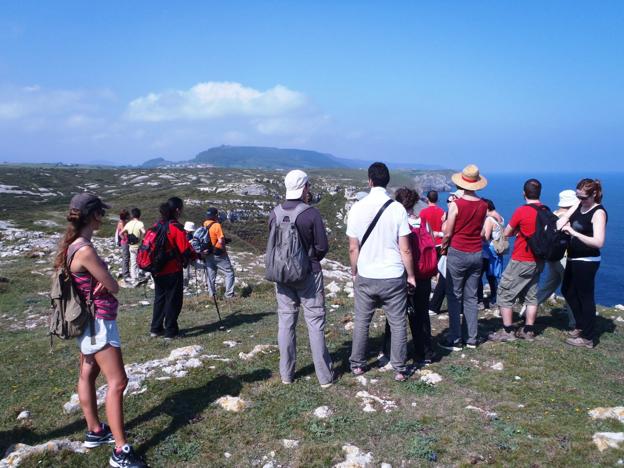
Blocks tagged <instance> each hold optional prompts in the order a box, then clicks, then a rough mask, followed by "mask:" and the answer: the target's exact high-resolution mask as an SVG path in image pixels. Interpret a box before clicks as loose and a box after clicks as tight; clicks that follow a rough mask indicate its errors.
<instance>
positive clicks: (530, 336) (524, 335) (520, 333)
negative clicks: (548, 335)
mask: <svg viewBox="0 0 624 468" xmlns="http://www.w3.org/2000/svg"><path fill="white" fill-rule="evenodd" d="M516 338H520V339H521V340H527V341H534V340H535V332H532V331H524V327H521V328H518V329H517V330H516Z"/></svg>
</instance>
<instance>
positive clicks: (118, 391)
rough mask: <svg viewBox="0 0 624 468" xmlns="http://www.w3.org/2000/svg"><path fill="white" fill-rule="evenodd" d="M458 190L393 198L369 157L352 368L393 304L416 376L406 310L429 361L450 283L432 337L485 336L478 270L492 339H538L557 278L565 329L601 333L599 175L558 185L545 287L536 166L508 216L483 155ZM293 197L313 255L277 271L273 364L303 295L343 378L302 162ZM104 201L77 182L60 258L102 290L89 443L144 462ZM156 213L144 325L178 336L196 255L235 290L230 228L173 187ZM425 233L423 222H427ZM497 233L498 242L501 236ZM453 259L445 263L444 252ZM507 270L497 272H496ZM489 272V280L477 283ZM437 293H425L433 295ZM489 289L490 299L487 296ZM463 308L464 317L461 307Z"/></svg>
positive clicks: (283, 216) (357, 251)
mask: <svg viewBox="0 0 624 468" xmlns="http://www.w3.org/2000/svg"><path fill="white" fill-rule="evenodd" d="M452 180H453V182H454V183H455V185H456V186H457V191H456V192H454V193H452V194H451V195H450V196H449V199H448V203H447V204H448V211H447V212H445V211H444V210H442V209H441V208H439V207H438V206H437V201H438V194H437V192H435V191H431V192H429V193H428V194H427V200H428V206H427V207H426V208H424V209H422V210H421V211H420V212H417V211H416V208H415V207H416V206H417V202H418V201H419V196H418V194H417V193H416V192H415V191H414V190H413V189H410V188H402V189H399V190H398V191H397V192H396V199H394V200H393V199H392V198H391V196H390V194H389V193H388V191H387V186H388V184H389V182H390V173H389V171H388V168H387V167H386V165H385V164H383V163H379V162H377V163H374V164H372V165H371V166H370V167H369V168H368V185H369V187H370V192H369V194H368V195H366V196H365V197H363V198H362V199H361V200H360V201H358V202H357V203H355V204H354V205H353V206H352V208H351V210H350V212H349V215H348V222H347V230H346V234H347V236H348V239H349V258H350V266H351V273H352V278H353V285H354V293H355V300H354V303H355V313H354V328H353V341H352V349H351V355H350V358H349V361H350V368H351V372H352V373H353V374H354V375H361V374H363V373H364V372H366V370H367V367H368V359H367V356H368V355H367V349H368V341H369V328H370V324H371V322H372V319H373V316H374V312H375V310H376V309H378V308H382V309H383V310H384V312H385V315H386V319H387V325H386V337H385V338H386V340H385V342H386V345H387V346H384V354H385V355H389V356H388V358H389V362H388V365H389V366H391V367H392V368H393V369H394V370H395V372H396V373H395V380H397V381H404V380H406V379H407V378H408V377H409V373H410V370H411V367H410V366H408V355H407V342H408V338H407V323H408V321H409V326H410V327H409V328H410V330H411V333H412V338H413V344H414V355H413V356H412V358H413V360H414V362H415V364H416V365H426V364H428V363H430V362H431V361H432V360H433V359H434V358H435V352H434V349H433V341H432V337H431V324H430V318H429V316H430V313H431V311H432V310H433V311H434V312H439V310H440V305H441V302H442V300H443V298H444V296H445V297H446V299H447V302H448V313H449V327H448V333H447V334H446V337H445V338H444V339H441V340H439V341H438V345H439V346H440V347H442V348H445V349H447V350H451V351H457V350H460V349H462V348H463V346H466V347H468V348H475V347H477V346H478V345H479V344H480V343H481V338H480V337H479V336H478V312H479V302H480V298H482V297H483V293H482V275H483V273H485V274H486V277H487V280H488V282H489V284H490V291H491V293H490V298H489V299H490V307H492V305H493V304H497V305H498V307H499V308H500V312H501V316H502V319H503V328H502V329H501V330H500V331H498V332H495V333H492V334H490V335H489V339H490V340H492V341H512V340H515V339H525V340H532V339H534V337H535V328H534V325H535V318H536V316H537V308H538V304H539V302H540V301H543V300H545V299H546V298H547V297H548V296H549V295H550V294H551V293H552V292H554V291H555V290H556V289H557V287H558V285H559V282H562V283H563V284H562V291H563V294H564V297H565V299H566V302H567V304H568V306H569V309H570V310H571V313H572V316H573V320H572V322H573V323H574V328H573V329H572V330H570V331H569V336H568V337H567V339H566V343H568V344H570V345H573V346H578V347H585V348H592V347H593V346H594V344H595V343H594V340H595V333H596V330H595V323H596V306H595V301H594V282H595V276H596V272H597V270H598V268H599V266H600V260H601V257H600V249H601V248H602V246H603V245H604V241H605V231H606V223H607V213H606V210H605V208H604V207H603V206H602V205H601V201H602V187H601V184H600V182H599V181H598V180H593V179H582V180H581V181H580V182H579V183H578V184H577V186H576V190H575V191H572V190H567V191H564V192H562V193H561V195H560V203H559V206H560V208H559V209H558V210H557V211H556V215H557V216H558V217H559V222H558V228H559V229H560V230H561V231H563V232H565V233H566V234H567V235H568V236H569V238H570V239H569V244H568V248H567V258H564V259H562V260H557V261H551V262H548V265H547V267H548V279H547V281H546V282H545V283H544V286H543V288H544V289H543V290H541V291H540V292H538V280H539V276H540V274H541V272H542V271H543V269H544V266H545V263H546V262H544V261H543V260H542V259H540V258H537V257H536V256H535V255H534V253H533V252H532V250H531V248H530V246H529V244H530V242H529V239H531V237H532V236H534V235H535V226H536V219H537V212H538V210H539V209H540V206H541V201H540V196H541V189H542V186H541V183H540V182H539V181H538V180H536V179H529V180H527V181H526V182H525V184H524V186H523V195H524V198H525V204H524V205H523V206H521V207H519V208H518V209H517V210H516V211H515V212H514V214H513V216H512V217H511V220H510V221H509V224H508V225H507V226H506V227H503V226H504V220H503V218H502V216H501V215H500V214H499V213H498V212H497V211H496V209H495V206H494V203H493V202H492V201H489V200H485V199H482V198H480V197H479V196H478V195H477V191H478V190H481V189H483V188H484V187H485V186H486V185H487V180H486V179H485V177H483V176H482V175H481V174H480V173H479V170H478V168H477V167H476V166H474V165H469V166H467V167H466V168H465V169H464V170H463V171H462V172H461V173H457V174H454V175H453V177H452ZM285 188H286V197H285V198H286V200H285V201H284V202H283V203H281V204H280V205H279V206H278V207H276V209H275V210H274V211H273V212H272V213H271V215H270V217H269V221H268V223H269V228H272V227H274V226H275V224H276V223H283V222H292V225H293V226H294V227H293V229H296V231H297V234H298V239H299V240H300V242H301V247H302V248H303V250H304V251H305V252H306V255H307V258H308V260H309V265H308V267H307V268H306V270H305V271H306V274H305V276H304V277H303V279H301V280H298V281H296V282H277V283H276V285H275V291H276V296H277V314H278V344H279V350H280V364H279V370H280V375H281V380H282V382H283V383H284V384H291V383H292V382H293V380H294V378H295V368H296V324H297V320H298V315H299V309H300V307H302V308H303V314H304V318H305V321H306V325H307V328H308V335H309V340H310V348H311V351H312V359H313V361H314V367H315V371H316V375H317V378H318V381H319V383H320V385H321V386H322V387H323V388H327V387H329V386H331V385H332V384H333V382H334V380H335V378H336V375H335V373H334V371H333V369H332V368H333V364H332V359H331V355H330V353H329V351H328V348H327V344H326V341H325V324H326V310H325V295H324V284H323V272H322V269H321V265H320V261H321V260H322V259H323V258H324V257H325V255H326V254H327V252H328V250H329V244H328V240H327V234H326V229H325V226H324V223H323V219H322V217H321V214H320V212H319V211H318V210H317V209H316V208H314V207H311V206H309V205H308V204H307V202H308V201H309V199H310V182H309V180H308V176H307V175H306V174H305V173H304V172H303V171H300V170H294V171H291V172H289V173H288V174H287V175H286V177H285ZM109 208H110V206H109V205H107V204H106V203H104V202H103V201H102V200H101V199H100V198H98V197H97V196H96V195H94V194H91V193H81V194H78V195H76V196H74V197H73V198H72V200H71V202H70V207H69V214H68V217H67V220H68V226H67V230H66V232H65V235H64V236H63V237H62V239H61V242H60V245H59V251H58V254H57V257H56V261H55V266H56V267H57V268H59V267H63V268H66V269H67V270H68V271H69V272H70V273H71V277H72V280H73V282H74V284H75V286H76V288H77V290H78V293H79V294H80V295H81V296H82V297H83V298H84V299H85V300H86V299H87V298H88V297H90V296H93V297H94V302H95V306H96V307H95V309H96V316H95V327H94V328H95V330H94V332H95V337H92V336H91V333H90V330H89V328H87V329H86V330H85V332H84V334H83V336H81V337H80V338H79V339H78V345H79V348H80V377H79V382H78V394H79V397H80V404H81V407H82V410H83V413H84V415H85V419H86V422H87V427H88V431H87V434H86V438H85V446H87V447H97V446H99V445H105V444H114V447H115V448H114V449H113V452H112V454H111V457H110V459H109V463H110V465H111V466H114V467H138V468H141V467H144V466H146V465H145V463H144V461H143V460H142V459H141V458H140V457H139V456H138V455H136V454H135V452H134V450H133V449H132V447H131V446H130V445H129V444H128V443H127V440H126V436H125V433H124V420H123V409H122V408H123V405H122V397H123V392H124V390H125V388H126V386H127V383H128V379H127V376H126V373H125V370H124V365H123V359H122V355H121V350H120V347H121V344H120V338H119V332H118V330H117V325H116V317H117V310H118V302H117V300H116V299H115V296H114V294H116V293H117V292H118V290H119V285H118V283H117V281H116V280H115V279H114V278H113V277H112V276H111V274H110V272H109V270H108V268H107V266H106V264H105V263H104V261H103V260H102V259H101V258H100V257H99V256H98V253H97V251H96V250H95V248H94V246H93V244H92V242H91V240H92V236H93V233H94V231H96V230H97V229H99V227H100V226H101V225H102V222H103V220H104V219H105V213H106V210H107V209H109ZM159 211H160V219H159V220H158V222H157V223H156V225H155V226H154V227H153V228H152V229H154V228H158V229H164V231H163V232H166V240H167V242H166V245H167V249H169V250H170V251H171V252H172V255H171V256H170V257H168V260H167V262H166V263H165V264H164V266H163V267H162V268H161V269H160V270H159V271H158V272H156V273H154V274H153V277H154V283H155V298H154V309H153V316H152V322H151V327H150V333H151V335H152V336H161V335H164V337H165V338H167V339H171V338H174V337H175V336H176V335H178V333H179V327H178V322H177V320H178V316H179V314H180V311H181V309H182V301H183V288H184V273H183V272H184V269H185V268H186V267H187V266H188V265H189V264H192V263H193V262H197V261H201V265H203V268H207V269H209V270H210V271H211V272H212V273H211V274H207V275H206V277H207V278H209V285H212V288H211V289H209V291H210V293H211V294H215V292H216V289H215V287H214V275H215V274H216V271H217V270H218V269H221V270H223V271H224V272H225V274H226V296H232V295H233V284H234V275H233V272H232V271H231V270H232V269H231V263H230V261H229V258H227V252H226V248H225V244H226V238H225V236H224V235H223V231H222V229H221V226H220V225H219V223H218V212H217V210H216V209H209V210H208V211H207V213H206V218H207V219H206V221H205V222H204V223H203V225H202V227H201V228H200V229H197V230H196V229H195V227H194V225H193V224H192V223H189V222H187V223H186V229H185V226H183V225H182V224H180V222H179V219H180V217H181V215H182V212H183V202H182V200H181V199H180V198H178V197H172V198H169V199H168V200H167V201H166V202H165V203H163V204H161V205H160V207H159ZM128 214H129V213H128V212H127V211H126V210H123V211H122V212H121V213H120V221H119V224H118V226H117V229H116V240H117V242H118V244H119V245H120V247H121V249H122V254H123V258H124V259H126V258H127V259H128V261H127V262H126V261H125V260H124V262H126V263H124V265H127V268H126V267H125V266H124V267H123V269H122V274H123V276H124V278H127V279H129V280H130V281H132V280H134V281H136V280H137V279H138V278H139V271H138V267H137V261H136V258H137V251H138V249H139V247H138V246H139V245H140V244H141V241H142V239H143V237H144V236H145V234H146V230H145V226H144V225H143V223H142V222H141V221H140V218H141V212H140V210H139V209H137V208H133V209H132V210H131V215H132V219H131V220H129V219H128V218H129V216H128ZM423 227H424V228H426V230H425V232H426V233H428V234H427V235H429V236H431V243H432V245H434V246H435V249H436V252H437V256H438V257H439V259H440V262H439V265H440V274H439V275H438V281H437V284H436V288H435V291H434V292H433V295H431V286H432V285H431V277H428V276H427V277H423V275H422V272H421V271H419V270H418V266H419V261H418V259H417V258H415V254H416V250H417V249H415V247H414V245H415V244H414V242H413V236H414V235H415V232H416V231H415V229H420V230H419V231H417V232H419V233H421V234H422V232H423V229H422V228H423ZM421 234H419V235H421ZM514 236H515V238H516V239H515V242H514V246H513V251H512V254H511V260H510V261H509V263H508V265H507V267H506V268H505V270H504V272H503V273H502V276H500V272H501V270H502V264H503V263H502V252H501V248H500V245H503V246H504V243H505V241H506V238H508V237H514ZM494 243H497V244H498V245H497V246H496V247H495V248H493V244H494ZM444 265H445V266H444ZM499 277H500V281H499V280H498V278H499ZM480 285H481V287H480ZM430 296H431V297H430ZM516 301H520V302H522V303H523V304H524V305H525V306H526V311H525V319H524V320H525V324H524V326H523V327H521V328H519V329H518V330H515V329H514V327H513V318H512V306H513V305H514V302H516ZM481 302H482V300H481ZM462 316H463V319H462ZM100 373H103V374H104V376H105V377H106V380H107V383H108V392H107V396H106V414H107V419H108V423H109V424H110V426H109V425H107V424H104V423H102V422H101V420H100V419H99V416H98V411H97V401H96V396H95V381H96V378H97V377H98V375H99V374H100Z"/></svg>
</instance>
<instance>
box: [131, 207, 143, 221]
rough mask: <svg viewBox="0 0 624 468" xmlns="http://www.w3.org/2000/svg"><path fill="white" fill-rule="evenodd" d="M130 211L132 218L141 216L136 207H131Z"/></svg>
mask: <svg viewBox="0 0 624 468" xmlns="http://www.w3.org/2000/svg"><path fill="white" fill-rule="evenodd" d="M130 213H132V217H133V218H137V219H138V218H140V217H141V210H139V209H138V208H132V209H131V210H130Z"/></svg>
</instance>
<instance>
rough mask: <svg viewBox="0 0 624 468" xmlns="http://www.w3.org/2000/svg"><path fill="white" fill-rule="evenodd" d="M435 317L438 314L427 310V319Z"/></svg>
mask: <svg viewBox="0 0 624 468" xmlns="http://www.w3.org/2000/svg"><path fill="white" fill-rule="evenodd" d="M436 315H438V314H436V313H435V312H434V311H433V310H429V317H435V316H436Z"/></svg>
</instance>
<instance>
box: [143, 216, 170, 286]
mask: <svg viewBox="0 0 624 468" xmlns="http://www.w3.org/2000/svg"><path fill="white" fill-rule="evenodd" d="M168 231H169V223H158V224H156V225H155V226H154V227H151V228H150V229H148V230H147V232H146V233H145V237H143V242H142V243H141V246H140V247H139V251H138V252H137V265H138V267H139V268H140V269H141V270H143V271H147V272H148V273H152V274H155V273H158V272H159V271H160V270H162V269H163V268H164V266H165V264H166V263H167V262H168V261H169V260H171V259H172V258H174V257H175V255H174V253H173V251H172V249H171V247H170V246H169V241H168V239H167V232H168Z"/></svg>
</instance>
